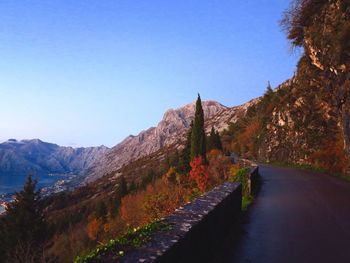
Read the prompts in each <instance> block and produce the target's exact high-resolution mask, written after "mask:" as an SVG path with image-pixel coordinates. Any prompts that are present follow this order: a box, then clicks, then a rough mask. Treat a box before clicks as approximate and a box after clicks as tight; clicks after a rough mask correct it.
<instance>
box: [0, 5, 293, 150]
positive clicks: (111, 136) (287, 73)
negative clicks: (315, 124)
mask: <svg viewBox="0 0 350 263" xmlns="http://www.w3.org/2000/svg"><path fill="white" fill-rule="evenodd" d="M288 5H289V1H287V0H283V1H282V0H254V1H247V0H231V1H228V0H220V1H218V0H217V1H214V0H212V1H209V0H173V1H168V0H143V1H138V0H133V1H130V0H50V1H46V0H42V1H36V0H10V1H0V21H1V23H0V58H1V59H0V99H1V103H0V140H6V139H8V138H17V139H28V138H40V139H42V140H45V141H49V142H55V143H58V144H61V145H72V146H94V145H101V144H104V145H107V146H112V145H115V144H116V143H118V142H120V141H121V140H122V139H123V138H124V137H126V136H127V135H129V134H137V133H138V132H139V131H141V130H143V129H146V128H148V127H150V126H154V125H156V124H157V123H158V121H160V119H161V118H162V116H163V113H164V112H165V111H166V110H167V109H168V108H177V107H179V106H181V105H184V104H186V103H189V102H191V101H193V100H194V99H195V98H196V96H197V92H200V94H201V96H202V98H203V99H211V100H217V101H219V102H221V103H222V104H224V105H227V106H234V105H238V104H242V103H244V102H246V101H248V100H250V99H252V98H254V97H257V96H260V95H261V94H263V92H264V90H265V88H266V85H267V81H270V82H271V84H272V85H273V86H276V85H278V84H279V83H281V82H282V81H284V80H286V79H288V78H289V77H291V76H292V75H293V73H294V70H295V64H296V61H297V59H298V57H297V55H293V54H291V53H290V52H289V44H288V42H287V40H286V38H285V36H284V33H283V32H282V31H281V29H280V27H279V25H278V21H279V19H280V18H281V16H282V12H283V10H284V9H286V8H287V7H288Z"/></svg>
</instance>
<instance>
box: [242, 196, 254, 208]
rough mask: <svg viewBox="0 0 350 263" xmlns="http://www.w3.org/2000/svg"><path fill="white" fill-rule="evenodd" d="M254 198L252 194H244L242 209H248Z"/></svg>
mask: <svg viewBox="0 0 350 263" xmlns="http://www.w3.org/2000/svg"><path fill="white" fill-rule="evenodd" d="M253 200H254V198H253V197H251V196H243V197H242V211H247V210H248V207H249V206H250V205H251V203H252V202H253Z"/></svg>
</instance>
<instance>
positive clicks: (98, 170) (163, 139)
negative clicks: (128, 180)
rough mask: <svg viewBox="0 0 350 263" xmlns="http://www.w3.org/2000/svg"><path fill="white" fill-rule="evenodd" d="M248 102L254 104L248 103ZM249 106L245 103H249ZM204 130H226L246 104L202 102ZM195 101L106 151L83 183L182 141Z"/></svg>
mask: <svg viewBox="0 0 350 263" xmlns="http://www.w3.org/2000/svg"><path fill="white" fill-rule="evenodd" d="M249 103H255V102H254V101H251V102H249ZM249 103H248V104H249ZM202 104H203V111H204V117H205V119H206V125H207V126H206V131H207V132H209V131H210V129H211V127H212V126H214V127H215V128H216V129H218V130H219V131H222V130H224V129H225V128H227V127H228V124H229V122H230V121H231V122H235V121H236V120H237V118H238V116H239V115H240V114H243V113H244V112H245V111H246V109H247V107H248V106H247V105H248V104H244V105H242V106H238V107H233V108H229V107H226V106H223V105H221V104H220V103H218V102H215V101H203V102H202ZM194 111H195V102H192V103H190V104H188V105H185V106H183V107H181V108H179V109H175V110H174V109H170V110H168V111H167V112H165V114H164V117H163V119H162V120H161V121H160V122H159V124H158V125H157V127H152V128H149V129H148V130H146V131H142V132H141V133H140V134H138V135H137V136H129V137H127V138H126V139H125V140H124V141H122V142H121V143H119V144H117V145H116V146H114V147H113V148H111V149H110V150H108V151H107V152H106V153H105V154H104V155H103V156H102V157H101V158H100V159H98V160H96V162H94V163H93V164H92V165H91V166H90V168H89V169H88V170H87V171H86V172H85V175H84V176H85V181H93V180H95V179H97V178H99V177H101V176H103V175H105V174H108V173H111V172H114V171H116V170H118V169H119V168H121V167H122V166H123V165H125V164H127V163H129V162H130V161H133V160H136V159H139V158H141V157H143V156H147V155H149V154H151V153H153V152H156V151H157V150H159V149H161V148H162V147H166V146H169V145H173V144H178V147H181V142H183V141H184V138H185V134H186V131H187V129H188V128H189V126H190V124H191V121H192V119H193V117H194Z"/></svg>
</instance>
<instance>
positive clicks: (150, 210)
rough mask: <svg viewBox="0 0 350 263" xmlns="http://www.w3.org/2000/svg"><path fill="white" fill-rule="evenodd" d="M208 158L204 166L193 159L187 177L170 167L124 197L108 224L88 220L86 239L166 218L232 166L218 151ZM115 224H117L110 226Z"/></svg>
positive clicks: (200, 160) (221, 178) (226, 174)
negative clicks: (156, 177) (114, 216)
mask: <svg viewBox="0 0 350 263" xmlns="http://www.w3.org/2000/svg"><path fill="white" fill-rule="evenodd" d="M207 159H208V161H209V164H205V163H204V161H203V158H202V157H196V158H194V160H193V161H192V162H191V164H190V165H191V171H190V172H189V173H188V174H181V173H179V172H178V171H177V169H176V168H175V167H170V168H169V169H168V171H167V172H166V173H164V175H163V176H162V177H161V178H158V179H155V180H154V181H152V182H150V183H149V184H148V185H147V186H146V187H145V188H139V189H138V190H137V191H134V192H131V193H129V194H127V195H125V196H124V197H123V198H121V201H120V207H119V214H118V215H117V218H114V219H113V218H112V219H111V218H109V217H107V218H108V219H107V222H103V221H102V220H101V219H96V218H91V219H90V220H89V223H88V226H87V234H88V236H89V239H90V240H96V241H98V240H100V239H101V238H102V239H103V235H102V234H101V233H103V232H113V231H114V230H113V228H115V227H118V228H121V226H120V225H121V224H122V225H123V226H124V228H125V229H127V228H128V227H138V226H141V225H144V224H147V223H150V222H152V221H154V220H155V219H159V218H162V217H165V216H167V215H169V214H171V213H172V212H174V211H175V210H176V209H177V208H178V207H180V206H182V205H184V204H185V203H186V202H188V201H190V200H192V199H193V198H194V197H196V196H198V194H200V193H204V192H206V191H209V190H210V189H211V188H213V187H215V186H216V185H218V184H220V183H222V182H223V181H224V180H227V178H228V177H229V176H230V169H231V167H232V164H231V160H230V158H229V157H227V156H225V155H224V154H223V152H222V151H220V150H212V151H210V152H209V153H208V154H207ZM117 221H118V224H115V223H113V222H117ZM117 225H118V226H117ZM106 226H108V228H106Z"/></svg>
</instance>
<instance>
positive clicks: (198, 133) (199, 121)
mask: <svg viewBox="0 0 350 263" xmlns="http://www.w3.org/2000/svg"><path fill="white" fill-rule="evenodd" d="M199 156H202V157H203V158H202V159H203V161H204V162H207V159H206V138H205V132H204V113H203V108H202V101H201V97H200V95H199V94H198V98H197V102H196V111H195V116H194V122H193V128H192V133H191V160H193V159H194V157H199Z"/></svg>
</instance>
